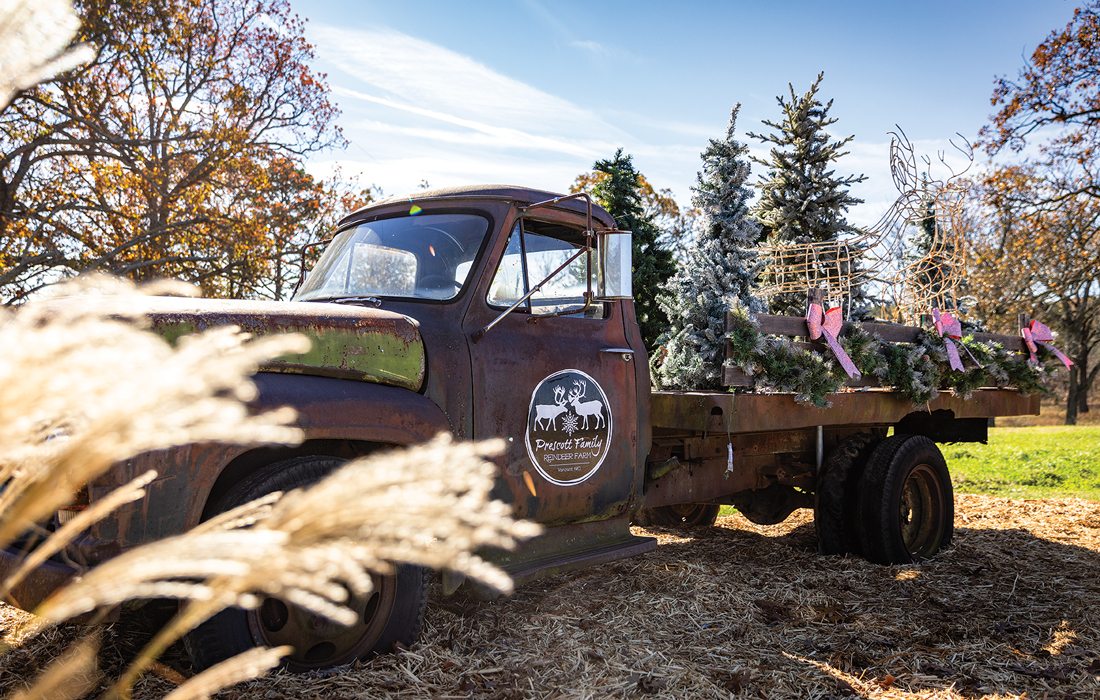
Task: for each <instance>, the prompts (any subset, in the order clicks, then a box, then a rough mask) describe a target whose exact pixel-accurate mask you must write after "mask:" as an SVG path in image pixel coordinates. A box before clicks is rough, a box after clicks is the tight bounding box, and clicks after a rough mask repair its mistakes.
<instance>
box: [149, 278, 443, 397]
mask: <svg viewBox="0 0 1100 700" xmlns="http://www.w3.org/2000/svg"><path fill="white" fill-rule="evenodd" d="M137 303H139V304H140V305H141V307H140V308H137V309H134V308H133V307H132V306H131V307H128V309H129V310H131V311H139V312H141V313H144V314H145V315H146V316H148V317H149V319H150V320H151V322H152V325H153V329H154V330H156V331H157V332H158V333H160V334H161V335H163V336H164V337H166V338H167V339H168V340H170V341H175V339H176V338H178V337H180V336H181V335H186V334H188V333H194V332H195V331H201V330H204V329H206V328H210V327H213V326H227V325H233V326H239V327H240V328H241V329H242V330H244V331H246V332H248V333H252V334H254V335H270V334H273V333H301V334H303V335H305V336H306V337H308V338H309V339H310V342H311V343H312V348H311V349H310V351H309V352H307V353H305V354H302V355H286V356H283V357H281V358H279V359H278V360H275V361H273V362H271V363H269V364H267V365H265V366H264V367H262V368H261V369H263V370H265V371H275V372H293V373H297V374H313V375H319V376H325V377H342V378H347V379H357V380H360V381H368V382H375V383H378V384H389V385H391V386H398V387H403V388H405V389H411V390H413V391H418V390H419V389H420V387H421V386H422V385H423V383H424V373H425V360H424V343H423V340H422V339H421V337H420V330H419V325H420V324H418V323H417V322H416V320H414V319H412V318H409V317H408V316H404V315H402V314H397V313H393V312H391V311H382V310H380V309H367V308H363V307H360V306H348V305H343V304H328V303H321V302H284V301H242V300H236V299H191V298H186V297H145V298H144V299H141V300H139V301H138V302H137Z"/></svg>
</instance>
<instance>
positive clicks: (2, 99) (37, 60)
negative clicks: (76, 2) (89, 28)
mask: <svg viewBox="0 0 1100 700" xmlns="http://www.w3.org/2000/svg"><path fill="white" fill-rule="evenodd" d="M79 28H80V19H79V18H78V17H77V16H76V13H75V12H73V6H72V3H70V2H69V0H0V107H5V106H7V104H8V102H10V101H11V99H12V97H14V96H15V94H16V93H17V92H19V91H20V90H25V89H26V88H29V87H32V86H33V85H35V84H36V83H39V82H41V81H43V80H48V79H49V78H52V77H53V76H55V75H57V74H59V73H64V72H65V71H68V70H72V69H73V68H76V67H77V66H80V65H81V64H84V63H87V62H88V61H90V60H92V58H94V57H95V51H94V50H93V49H92V47H90V46H88V45H86V44H80V45H77V46H70V45H69V42H70V41H71V40H72V37H73V36H74V35H75V34H76V32H77V30H78V29H79Z"/></svg>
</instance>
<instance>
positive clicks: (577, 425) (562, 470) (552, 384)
mask: <svg viewBox="0 0 1100 700" xmlns="http://www.w3.org/2000/svg"><path fill="white" fill-rule="evenodd" d="M611 423H612V420H611V404H610V403H609V402H608V400H607V395H606V394H605V393H603V388H602V387H601V386H600V385H599V384H598V383H597V382H596V380H595V379H593V378H592V377H590V376H588V375H587V374H585V373H584V372H581V371H580V370H577V369H563V370H562V371H560V372H555V373H554V374H551V375H550V376H549V377H547V378H546V379H543V380H542V381H541V382H539V383H538V386H536V387H535V390H534V392H532V393H531V406H530V407H529V408H528V409H527V454H528V456H530V457H531V462H532V463H533V464H534V465H535V469H537V470H538V473H539V474H541V475H542V476H543V478H545V479H546V480H547V481H549V482H550V483H553V484H558V485H559V486H572V485H574V484H579V483H581V482H582V481H584V480H585V479H587V478H588V477H590V476H592V475H593V474H595V473H596V471H597V470H598V469H599V468H600V465H601V464H603V460H604V458H605V457H607V451H608V450H609V449H610V447H611Z"/></svg>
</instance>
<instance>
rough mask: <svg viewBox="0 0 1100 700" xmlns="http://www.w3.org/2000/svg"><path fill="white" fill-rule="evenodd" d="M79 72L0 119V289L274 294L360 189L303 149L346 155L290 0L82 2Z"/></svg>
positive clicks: (22, 99)
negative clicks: (88, 274) (324, 171)
mask: <svg viewBox="0 0 1100 700" xmlns="http://www.w3.org/2000/svg"><path fill="white" fill-rule="evenodd" d="M76 9H77V11H78V12H79V14H80V15H81V17H82V19H83V27H82V29H81V33H80V35H79V37H78V39H79V40H80V41H83V42H86V43H87V44H88V45H91V46H94V47H96V48H97V54H96V56H95V58H94V60H92V61H91V62H90V63H89V64H87V65H86V66H84V67H82V68H79V69H77V70H75V71H73V72H70V73H69V74H67V75H65V76H63V77H61V78H60V79H57V80H54V81H52V82H50V83H48V84H46V85H43V86H41V87H36V88H31V89H29V90H26V91H24V92H22V93H20V94H18V95H17V96H16V99H15V100H13V101H12V103H11V104H10V105H9V106H8V107H6V108H5V109H4V110H3V111H0V293H2V295H3V299H4V300H5V301H6V302H7V303H12V302H18V301H21V300H22V299H24V298H26V297H27V295H29V294H31V293H33V292H34V291H35V290H37V289H39V288H41V287H42V286H43V285H45V284H48V283H50V282H53V281H56V280H57V279H59V278H60V277H63V276H67V275H70V274H72V273H74V272H81V271H86V270H102V271H106V272H110V273H113V274H118V275H123V276H126V277H130V278H132V279H135V280H145V279H152V278H158V277H175V278H181V279H184V280H187V281H189V282H193V283H195V284H197V285H199V286H200V287H201V289H202V290H203V292H204V293H207V294H210V295H219V296H230V297H246V296H247V297H272V298H278V297H281V296H284V295H285V294H286V292H287V291H288V286H290V285H291V284H292V280H293V279H295V278H296V277H297V274H298V265H297V262H296V258H297V250H298V249H299V247H300V245H301V244H302V243H304V242H306V241H307V240H309V239H311V238H312V237H314V236H316V235H317V234H318V232H319V231H322V230H324V229H327V228H328V227H329V226H330V225H331V223H332V221H333V219H334V218H335V216H337V215H338V214H340V213H342V211H343V210H344V209H345V207H351V206H354V205H356V204H359V203H361V202H362V201H364V200H366V199H369V193H367V192H362V191H359V190H358V188H357V187H355V185H354V183H347V182H341V181H340V180H339V179H333V180H329V181H320V180H318V179H317V178H315V177H313V176H312V175H310V174H309V173H307V172H306V170H305V169H304V167H303V163H304V159H305V157H306V156H308V155H309V154H311V153H315V152H317V151H319V150H321V149H324V148H327V147H330V146H333V145H338V144H340V143H342V136H341V134H340V131H339V129H338V128H337V127H336V125H335V120H336V116H337V114H338V112H337V108H336V106H335V105H334V104H333V102H332V101H331V98H330V95H329V89H328V86H327V85H326V83H325V80H324V76H323V75H319V74H318V73H317V72H316V71H314V70H313V69H312V67H311V65H310V64H311V63H312V61H313V58H314V54H313V49H312V47H311V46H310V45H309V44H308V43H307V42H306V41H305V39H304V37H303V24H302V21H301V20H300V19H299V18H298V17H297V16H295V15H294V14H293V13H292V12H291V10H290V6H289V4H288V3H287V2H286V0H216V1H214V0H201V1H191V0H122V1H119V0H81V1H80V2H78V3H77V5H76Z"/></svg>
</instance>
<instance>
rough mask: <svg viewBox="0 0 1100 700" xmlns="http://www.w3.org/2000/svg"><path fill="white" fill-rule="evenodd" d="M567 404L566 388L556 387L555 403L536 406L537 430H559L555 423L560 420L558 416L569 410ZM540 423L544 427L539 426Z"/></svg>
mask: <svg viewBox="0 0 1100 700" xmlns="http://www.w3.org/2000/svg"><path fill="white" fill-rule="evenodd" d="M565 403H566V399H565V387H561V386H556V387H554V403H550V404H546V403H544V404H536V405H535V429H536V430H557V426H556V425H555V422H556V421H557V420H558V416H560V415H561V414H563V413H565V412H566V411H568V410H569V409H568V408H566V406H565ZM539 423H543V425H542V426H539Z"/></svg>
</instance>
